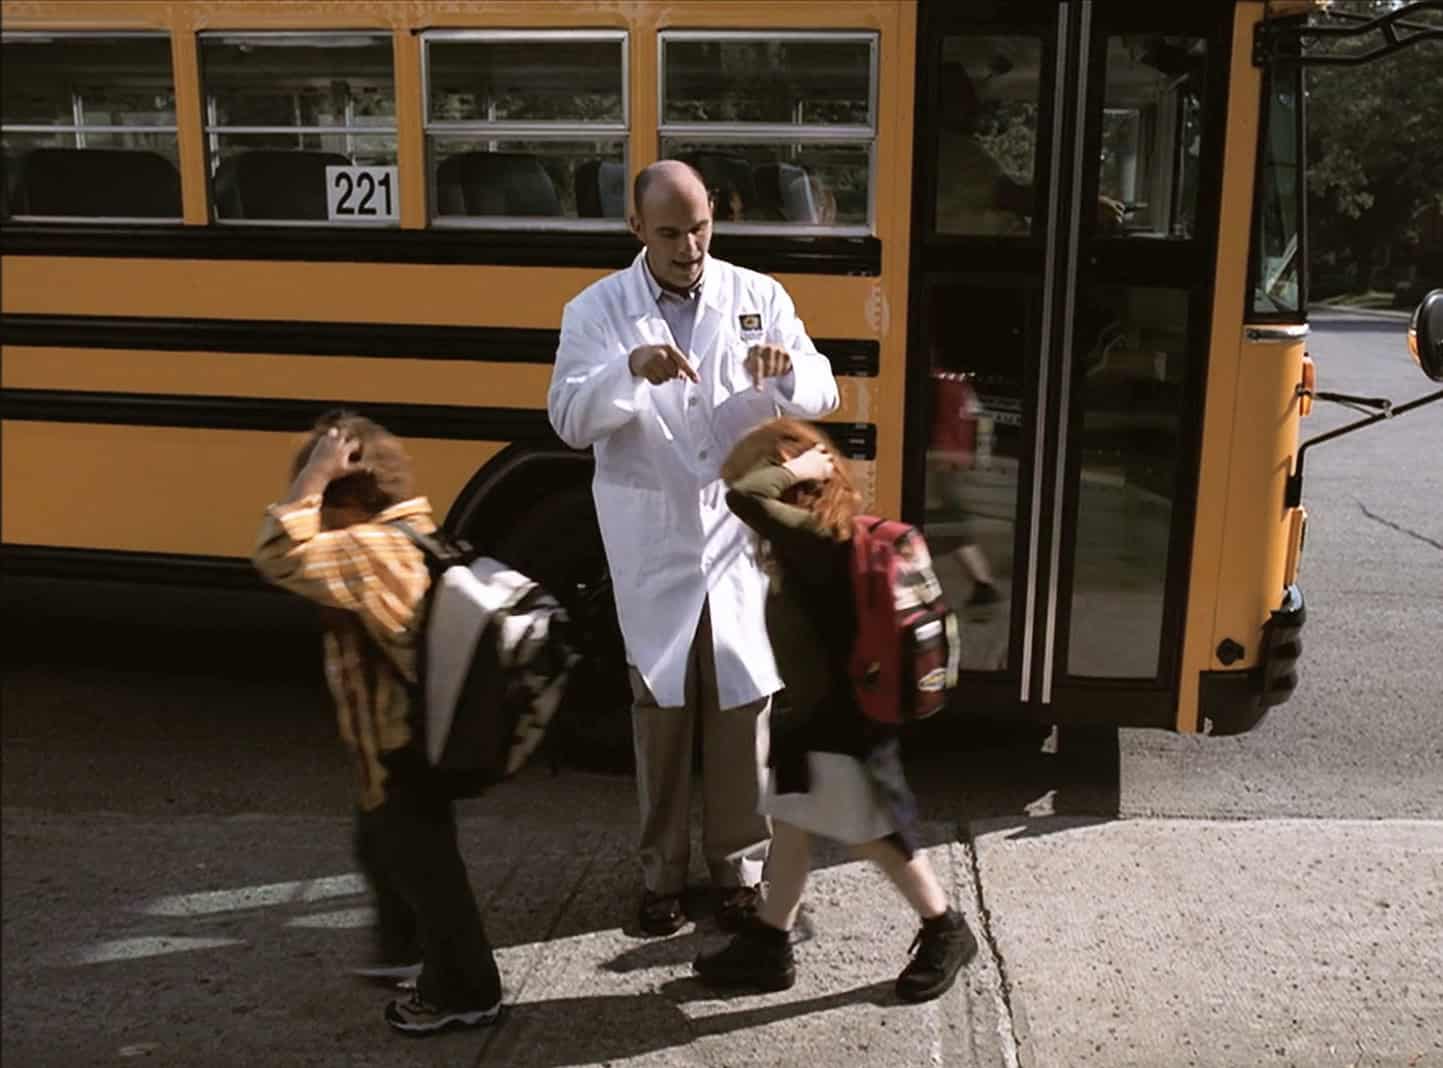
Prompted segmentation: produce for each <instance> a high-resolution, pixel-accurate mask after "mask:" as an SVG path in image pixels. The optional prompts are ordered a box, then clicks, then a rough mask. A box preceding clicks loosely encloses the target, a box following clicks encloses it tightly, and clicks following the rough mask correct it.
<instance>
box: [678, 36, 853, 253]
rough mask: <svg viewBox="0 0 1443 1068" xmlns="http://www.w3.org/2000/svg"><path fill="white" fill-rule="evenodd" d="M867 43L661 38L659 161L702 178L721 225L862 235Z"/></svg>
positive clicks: (832, 38) (781, 38)
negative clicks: (685, 166)
mask: <svg viewBox="0 0 1443 1068" xmlns="http://www.w3.org/2000/svg"><path fill="white" fill-rule="evenodd" d="M876 48H877V40H876V36H875V35H873V34H863V33H833V34H806V33H766V34H763V33H752V32H735V33H726V32H701V31H695V32H693V31H675V32H669V33H663V34H662V35H661V67H662V79H661V83H662V93H661V97H662V98H661V154H662V155H663V156H667V157H673V158H676V159H681V160H685V161H686V162H688V163H690V164H691V165H692V166H694V167H696V168H697V170H699V171H700V172H701V174H702V177H703V178H704V179H705V180H706V182H707V185H708V187H709V188H710V189H711V191H712V197H713V199H714V200H715V203H716V218H717V220H718V221H719V222H721V223H723V224H729V223H740V224H752V225H759V226H761V227H763V228H767V229H771V228H776V227H778V226H783V227H795V226H809V227H825V228H828V229H838V230H844V231H845V230H853V231H857V232H870V227H871V222H872V206H871V192H872V187H871V172H872V152H873V146H874V143H875V141H876V129H877V127H876V103H875V102H876V90H877V86H876Z"/></svg>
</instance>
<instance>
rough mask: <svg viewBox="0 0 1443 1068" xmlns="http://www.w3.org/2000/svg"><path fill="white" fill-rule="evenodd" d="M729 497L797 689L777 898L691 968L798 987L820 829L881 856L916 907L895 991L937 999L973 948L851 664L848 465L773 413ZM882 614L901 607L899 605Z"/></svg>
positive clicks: (776, 821) (786, 748)
mask: <svg viewBox="0 0 1443 1068" xmlns="http://www.w3.org/2000/svg"><path fill="white" fill-rule="evenodd" d="M722 477H723V478H724V479H725V480H726V483H727V486H728V492H727V498H726V500H727V505H728V507H730V508H731V510H732V511H733V512H735V513H736V514H737V515H738V516H740V517H741V519H742V521H743V522H745V523H746V524H747V526H749V527H750V528H751V529H752V530H753V531H754V532H755V535H756V537H757V539H758V545H757V548H756V551H757V552H758V554H759V555H760V556H761V558H762V560H763V561H764V563H765V566H766V568H767V570H768V572H769V573H770V575H771V584H770V587H769V590H768V593H767V603H766V625H767V633H768V634H769V635H770V637H771V641H772V647H773V648H774V649H775V651H776V656H777V665H778V667H779V668H780V669H781V673H782V678H783V679H784V680H785V681H786V685H787V698H788V700H787V704H786V706H785V707H783V708H780V709H778V711H777V713H776V716H775V718H774V719H773V722H772V732H771V739H770V743H771V744H770V746H769V747H768V750H767V770H768V773H769V778H768V783H767V788H766V790H765V792H764V793H763V795H762V807H763V809H764V810H765V811H766V812H767V814H768V815H769V816H771V818H772V852H771V857H770V859H769V860H768V862H767V879H768V883H767V894H766V897H765V899H764V900H763V902H762V904H761V908H760V909H759V910H758V912H757V916H756V919H755V921H754V922H752V923H751V924H749V925H748V926H747V927H745V928H743V929H742V930H741V931H740V932H738V933H737V935H736V936H735V937H734V938H732V940H731V941H730V942H728V943H727V944H726V945H724V946H723V947H721V948H719V949H716V950H713V951H710V952H705V953H702V954H701V955H700V956H699V957H697V959H696V961H695V963H694V965H693V966H694V968H695V969H696V972H697V975H698V976H699V977H700V979H701V981H702V982H703V983H705V984H707V985H708V986H715V987H746V988H755V989H762V990H786V989H787V988H789V987H790V986H792V985H793V984H794V983H795V982H796V962H795V959H794V958H793V955H792V946H791V939H790V937H789V933H790V931H791V928H792V925H793V924H794V923H795V922H796V918H797V910H798V908H799V907H800V905H801V899H802V893H803V890H804V889H805V887H806V882H807V875H808V870H809V868H810V866H811V861H810V855H809V854H810V841H811V837H812V836H813V835H821V836H822V837H824V838H830V839H832V840H833V841H836V842H840V843H843V844H845V845H848V846H850V847H851V849H852V851H853V853H854V854H855V855H856V856H858V857H859V858H863V859H867V860H870V861H872V862H873V863H875V864H876V865H877V866H878V867H879V868H880V869H881V870H882V872H883V873H884V874H885V875H886V876H887V878H888V879H890V880H891V882H892V884H893V885H894V886H896V888H897V890H898V891H899V892H900V893H901V895H902V897H903V898H904V899H905V901H906V902H907V904H908V905H910V906H911V908H912V910H913V911H914V912H915V914H916V916H917V920H918V924H919V930H918V933H917V937H916V939H915V940H914V941H913V943H912V949H911V953H912V956H911V959H910V960H909V961H908V962H907V964H906V966H905V967H904V968H903V969H902V971H901V973H900V974H899V975H898V976H897V980H896V991H897V996H898V997H899V998H901V999H902V1000H904V1001H929V1000H931V999H933V998H936V997H940V996H941V995H942V994H943V993H945V992H946V991H947V990H948V988H950V987H951V986H952V984H953V982H954V981H955V980H956V978H957V974H958V972H959V971H960V970H961V968H962V966H963V965H964V964H966V963H967V961H968V960H970V959H971V957H972V956H973V954H975V953H976V951H977V939H976V938H975V937H974V936H973V934H972V932H971V930H970V929H969V928H968V926H967V922H966V920H964V919H963V917H962V915H961V914H960V913H959V912H958V911H957V910H956V909H954V908H952V907H951V905H950V904H949V903H948V900H947V894H946V891H944V890H943V888H942V885H941V883H939V882H938V880H937V875H936V873H935V872H934V871H933V870H932V866H931V864H930V863H928V861H927V856H926V854H925V853H923V852H922V851H921V848H922V843H921V836H920V834H919V828H918V816H917V802H916V798H915V797H914V796H913V794H912V791H911V788H910V787H909V786H908V783H907V778H906V776H905V774H904V773H903V770H902V756H901V746H900V744H899V739H898V734H897V730H896V728H895V727H892V726H888V725H885V724H880V723H876V722H874V721H873V720H870V719H868V718H867V717H866V716H865V715H864V714H863V712H862V710H861V707H860V706H859V704H858V702H857V695H856V690H855V689H854V687H853V683H852V680H851V672H850V671H849V670H848V663H849V659H850V657H851V654H852V647H853V645H854V643H855V642H856V639H857V632H858V616H857V599H856V594H855V591H854V590H853V587H852V582H853V580H852V547H851V537H852V521H853V517H854V516H855V514H856V512H857V509H858V507H859V506H860V504H861V495H860V494H858V493H857V491H856V489H855V488H854V487H853V485H852V482H851V479H850V478H849V477H848V475H847V471H846V466H845V464H844V463H842V462H840V461H839V460H838V459H837V457H836V454H835V453H833V451H832V449H831V447H830V446H829V445H828V444H826V442H825V439H823V438H822V436H821V434H820V433H819V432H818V431H817V430H816V429H814V428H813V427H812V426H810V425H808V424H807V423H804V422H802V421H800V420H796V419H776V420H772V421H770V422H768V423H764V424H763V425H762V426H760V427H759V428H757V429H756V430H754V431H753V432H752V433H751V434H749V435H747V436H746V437H745V438H743V439H742V441H741V442H740V443H739V444H738V445H737V447H736V448H735V449H733V450H732V453H731V455H730V456H728V457H727V460H726V462H725V463H724V464H723V465H722ZM885 611H886V612H887V613H888V614H889V616H890V614H891V612H892V604H891V602H890V601H889V602H888V603H887V605H886V606H885Z"/></svg>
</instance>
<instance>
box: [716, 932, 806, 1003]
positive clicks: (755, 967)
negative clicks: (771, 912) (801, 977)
mask: <svg viewBox="0 0 1443 1068" xmlns="http://www.w3.org/2000/svg"><path fill="white" fill-rule="evenodd" d="M692 967H693V968H694V969H695V970H696V974H697V976H698V977H699V978H700V979H701V981H702V982H703V983H705V984H706V985H707V986H715V987H754V988H756V989H758V990H790V989H791V988H792V986H793V985H795V983H796V981H797V964H796V960H795V958H793V956H792V942H791V938H790V937H789V936H788V934H787V932H786V931H779V930H777V929H776V928H775V927H768V926H767V925H766V924H764V923H762V922H761V921H759V920H758V921H755V922H753V923H752V924H750V925H749V926H747V927H746V928H745V929H743V930H742V931H741V932H740V933H738V934H737V935H735V936H734V937H733V938H732V940H731V941H730V942H728V943H727V944H726V945H724V946H722V948H721V949H718V950H716V951H715V952H713V953H703V954H702V955H701V956H699V957H697V959H696V961H695V962H694V963H693V964H692Z"/></svg>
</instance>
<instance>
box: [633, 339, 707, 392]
mask: <svg viewBox="0 0 1443 1068" xmlns="http://www.w3.org/2000/svg"><path fill="white" fill-rule="evenodd" d="M626 365H627V366H628V367H629V368H631V373H632V374H634V375H636V376H637V377H638V378H644V379H646V380H647V381H648V382H650V383H651V384H652V385H653V386H659V385H661V384H662V383H663V382H670V381H671V380H672V379H673V378H686V379H690V380H691V381H693V382H696V381H698V379H697V374H696V370H695V369H694V368H693V367H692V365H691V361H690V360H688V359H687V358H686V356H685V354H684V353H682V351H681V350H680V349H678V348H677V347H676V346H675V345H642V346H641V347H640V348H635V349H632V350H631V355H630V356H628V357H627V358H626Z"/></svg>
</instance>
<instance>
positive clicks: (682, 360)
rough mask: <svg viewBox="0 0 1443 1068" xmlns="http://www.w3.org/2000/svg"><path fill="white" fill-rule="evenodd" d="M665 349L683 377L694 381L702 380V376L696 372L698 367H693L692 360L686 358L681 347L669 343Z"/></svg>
mask: <svg viewBox="0 0 1443 1068" xmlns="http://www.w3.org/2000/svg"><path fill="white" fill-rule="evenodd" d="M664 351H665V352H666V355H667V357H668V358H669V359H670V360H671V362H672V364H673V365H674V366H675V367H676V372H677V373H680V374H681V376H682V377H683V378H688V379H690V380H691V381H693V382H698V381H700V378H699V377H698V376H697V373H696V368H694V367H692V365H691V361H690V360H688V359H687V358H686V356H685V354H684V353H683V352H682V351H681V350H680V349H678V348H676V347H674V346H672V345H668V346H666V348H665V350H664Z"/></svg>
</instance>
